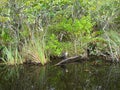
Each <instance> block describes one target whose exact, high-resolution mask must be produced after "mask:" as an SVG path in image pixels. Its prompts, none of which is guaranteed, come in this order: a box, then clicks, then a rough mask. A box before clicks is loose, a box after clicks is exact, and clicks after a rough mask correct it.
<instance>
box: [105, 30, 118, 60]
mask: <svg viewBox="0 0 120 90" xmlns="http://www.w3.org/2000/svg"><path fill="white" fill-rule="evenodd" d="M106 34H107V35H108V37H109V40H107V41H108V44H109V46H110V48H109V50H110V54H111V55H112V57H113V60H114V59H115V60H117V61H119V59H120V35H119V33H118V32H117V31H114V30H111V31H109V32H106Z"/></svg>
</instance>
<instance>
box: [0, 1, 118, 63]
mask: <svg viewBox="0 0 120 90" xmlns="http://www.w3.org/2000/svg"><path fill="white" fill-rule="evenodd" d="M119 28H120V1H119V0H0V60H1V61H4V63H6V64H12V65H13V64H21V63H24V62H26V61H29V62H35V63H41V64H43V65H44V64H45V63H46V62H47V61H48V60H49V58H50V56H60V54H61V53H62V52H65V51H67V52H68V53H69V56H74V55H81V56H85V55H86V53H87V50H88V49H89V51H90V54H91V55H92V54H93V55H98V56H99V55H104V56H106V55H108V54H109V55H110V56H111V58H112V59H113V60H117V61H119V58H120V47H119V46H120V35H119V33H120V32H119ZM106 53H107V54H106Z"/></svg>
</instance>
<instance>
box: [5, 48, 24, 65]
mask: <svg viewBox="0 0 120 90" xmlns="http://www.w3.org/2000/svg"><path fill="white" fill-rule="evenodd" d="M22 60H23V59H22V57H21V55H20V53H19V52H18V49H17V48H15V50H13V49H12V47H11V46H10V47H9V48H7V47H5V49H4V58H3V61H4V63H5V64H7V65H17V64H21V63H23V61H22Z"/></svg>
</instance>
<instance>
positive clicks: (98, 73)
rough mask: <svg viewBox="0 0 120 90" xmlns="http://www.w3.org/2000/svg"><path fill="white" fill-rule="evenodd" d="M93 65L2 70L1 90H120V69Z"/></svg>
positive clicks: (5, 67) (15, 67)
mask: <svg viewBox="0 0 120 90" xmlns="http://www.w3.org/2000/svg"><path fill="white" fill-rule="evenodd" d="M93 64H94V63H89V62H87V63H74V64H68V65H67V66H66V67H67V70H68V72H66V70H64V69H63V68H61V67H55V66H53V65H52V64H49V65H46V66H43V67H40V66H33V65H21V66H14V67H13V66H11V67H10V66H9V67H8V66H0V90H120V66H119V65H108V64H102V65H101V64H98V65H93Z"/></svg>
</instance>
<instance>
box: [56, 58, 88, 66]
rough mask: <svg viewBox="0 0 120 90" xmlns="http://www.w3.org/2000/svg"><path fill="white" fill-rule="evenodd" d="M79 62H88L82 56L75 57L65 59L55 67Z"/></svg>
mask: <svg viewBox="0 0 120 90" xmlns="http://www.w3.org/2000/svg"><path fill="white" fill-rule="evenodd" d="M81 59H82V60H81ZM78 60H81V61H83V60H87V58H82V57H81V56H74V57H70V58H66V59H63V60H62V61H60V62H58V63H57V64H55V66H59V65H62V64H66V63H72V62H76V61H78Z"/></svg>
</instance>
